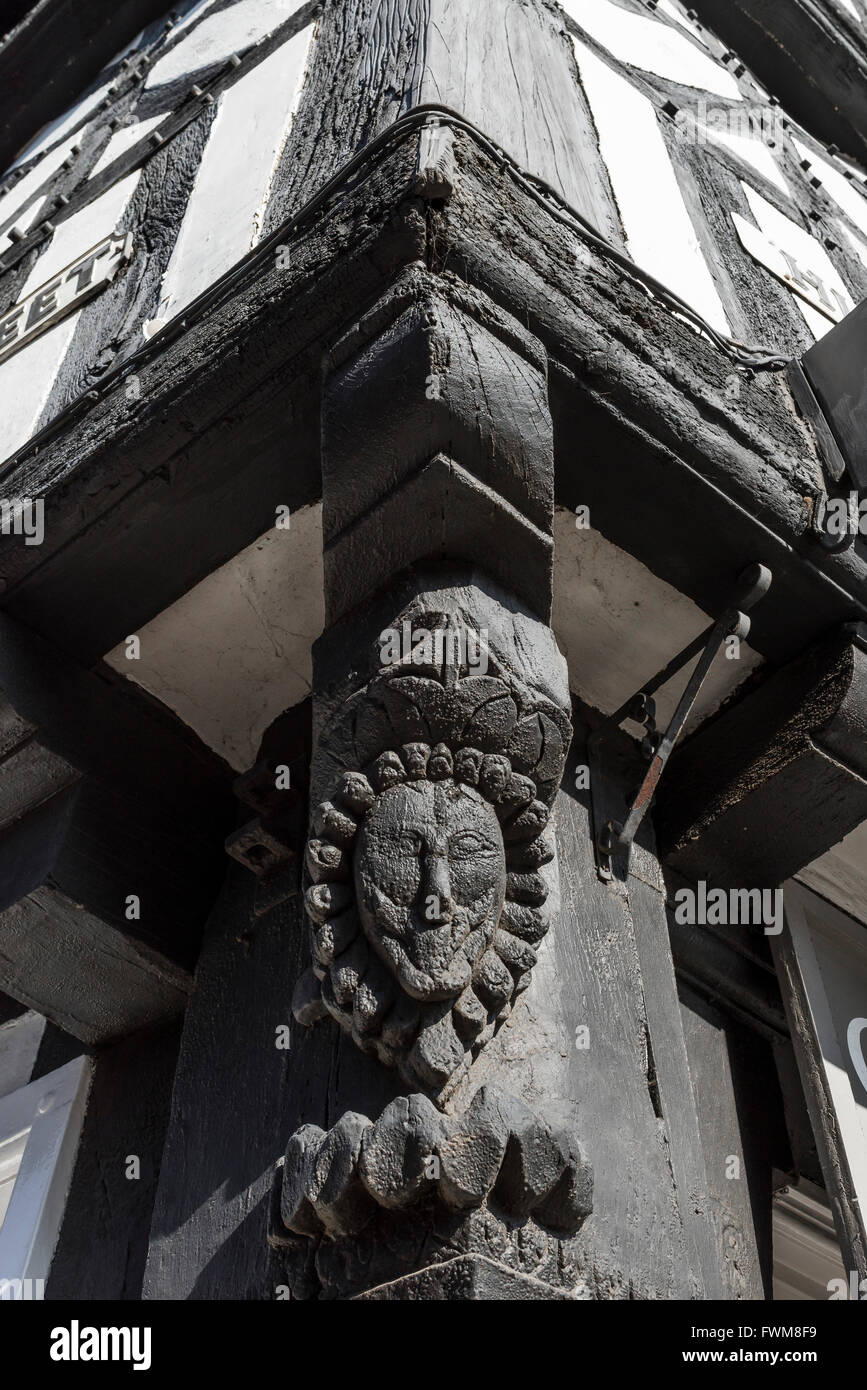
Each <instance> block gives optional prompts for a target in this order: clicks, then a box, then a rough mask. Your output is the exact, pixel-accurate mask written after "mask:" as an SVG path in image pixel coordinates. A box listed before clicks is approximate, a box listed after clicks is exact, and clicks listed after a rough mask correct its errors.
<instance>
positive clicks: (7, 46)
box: [0, 0, 171, 170]
mask: <svg viewBox="0 0 867 1390" xmlns="http://www.w3.org/2000/svg"><path fill="white" fill-rule="evenodd" d="M27 8H28V10H29V13H27V14H25V16H24V18H23V19H22V20H21V21H20V23H18V24H17V25H16V26H15V28H14V29H12V30H11V32H10V33H8V34H7V35H6V37H5V39H4V40H3V42H2V43H0V94H2V95H0V170H3V169H5V168H6V167H7V166H8V165H9V164H11V162H12V160H13V159H14V158H15V156H16V154H17V153H18V151H19V150H20V149H21V148H22V147H23V146H24V145H26V144H28V143H29V141H30V140H31V139H33V137H34V136H35V135H37V134H38V132H39V131H40V129H41V128H42V126H44V125H46V124H47V123H48V122H49V121H51V120H53V119H54V118H55V117H57V116H61V115H62V114H63V112H64V111H65V110H66V108H67V107H68V106H71V105H72V104H73V102H75V101H77V100H78V99H79V97H80V96H81V95H82V93H83V92H85V91H86V90H87V88H88V87H89V86H90V85H91V83H92V82H93V81H94V80H95V78H96V77H97V76H98V75H99V73H100V71H101V69H102V68H103V67H104V66H105V65H106V63H109V62H111V60H112V58H113V57H114V56H115V54H116V53H118V52H119V51H120V49H122V48H123V46H124V44H127V43H129V42H130V40H131V39H134V38H135V36H136V35H137V34H138V32H139V31H140V30H141V29H143V28H145V27H146V26H147V25H148V24H151V23H152V22H153V21H154V20H156V19H159V18H160V17H161V16H163V15H166V14H167V13H168V11H169V9H170V8H171V7H170V5H169V4H168V3H167V0H118V2H117V3H112V4H110V5H106V4H105V3H104V0H39V3H38V4H35V5H31V6H28V7H27ZM2 22H3V21H2V18H0V24H2Z"/></svg>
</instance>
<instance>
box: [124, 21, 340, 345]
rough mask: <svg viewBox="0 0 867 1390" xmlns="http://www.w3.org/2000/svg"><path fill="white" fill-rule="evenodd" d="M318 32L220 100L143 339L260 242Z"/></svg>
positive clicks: (293, 43) (285, 48)
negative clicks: (273, 179) (155, 307)
mask: <svg viewBox="0 0 867 1390" xmlns="http://www.w3.org/2000/svg"><path fill="white" fill-rule="evenodd" d="M215 18H216V16H215ZM312 32H313V26H312V25H309V26H308V27H307V28H306V29H304V30H302V31H301V33H299V34H296V35H295V36H294V38H292V39H290V40H289V41H288V42H287V43H285V44H281V46H280V47H279V48H278V49H276V50H275V51H274V52H273V53H272V54H271V56H270V57H269V58H265V59H264V60H263V62H261V63H260V64H259V65H258V66H257V67H256V68H255V69H254V70H253V71H252V72H250V73H248V74H247V76H246V77H243V78H242V79H241V81H240V82H238V83H237V84H236V85H235V86H234V87H232V88H230V89H229V90H228V91H227V92H226V93H225V95H224V96H223V97H222V98H221V101H220V106H219V110H218V112H217V115H216V118H215V120H214V123H213V125H212V127H211V131H210V134H209V136H208V142H207V144H206V146H205V150H204V154H203V156H202V162H201V164H200V166H199V170H198V173H197V175H196V179H195V183H194V185H193V190H192V193H191V194H190V201H189V204H188V206H187V210H186V212H185V214H184V220H183V222H182V224H181V229H180V232H179V234H178V239H177V242H176V243H175V247H174V250H173V251H172V255H171V258H170V260H169V264H168V266H167V267H166V273H165V275H164V277H163V284H162V294H161V299H160V306H159V309H158V312H157V315H156V317H155V319H152V320H150V321H149V322H148V323H146V324H145V325H144V334H145V337H152V336H153V335H154V334H155V333H157V332H159V330H160V328H162V326H163V325H164V324H165V323H168V321H169V320H170V319H172V318H174V317H175V315H176V314H178V313H180V312H181V310H182V309H184V308H185V307H186V305H187V304H190V303H191V302H192V301H193V300H194V299H196V298H197V296H198V295H200V294H202V293H203V292H204V291H205V290H206V289H208V288H209V286H211V285H212V284H213V283H214V282H215V281H216V280H218V279H219V278H220V276H221V275H224V274H225V273H226V271H228V270H231V268H232V266H233V265H235V264H236V263H237V262H238V261H239V260H240V259H241V258H242V257H243V256H244V255H246V253H247V252H248V251H249V250H250V249H251V247H253V246H254V245H255V243H256V242H257V241H258V239H259V236H260V235H261V230H262V218H263V215H264V211H265V207H266V204H267V201H268V194H269V191H270V186H271V180H272V178H273V175H274V170H275V168H276V165H277V161H278V159H279V156H280V153H281V151H282V149H283V146H284V144H285V142H286V138H287V136H288V134H289V131H290V129H291V126H292V121H293V119H294V115H295V110H296V107H297V103H298V99H299V97H300V94H301V88H302V85H303V78H304V71H305V67H306V63H307V55H308V51H309V47H310V39H311V35H312Z"/></svg>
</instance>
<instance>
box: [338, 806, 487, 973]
mask: <svg viewBox="0 0 867 1390" xmlns="http://www.w3.org/2000/svg"><path fill="white" fill-rule="evenodd" d="M354 871H355V887H356V894H357V900H358V906H359V913H360V916H361V921H362V925H363V927H364V931H365V934H366V936H367V938H368V940H369V941H370V942H371V944H372V945H373V947H374V948H375V950H376V951H377V953H378V955H379V956H380V957H381V958H382V959H383V960H384V961H385V962H386V964H387V965H388V966H389V968H390V969H391V970H392V971H393V972H394V973H395V974H396V975H397V976H398V978H399V980H400V982H401V984H402V985H403V987H404V989H406V991H407V993H409V994H411V995H412V996H413V997H414V998H416V999H425V1000H435V999H449V998H454V997H456V996H457V995H458V994H460V993H461V992H462V991H463V990H464V989H465V988H466V986H467V985H468V984H469V981H470V978H471V975H472V969H473V966H474V965H475V963H476V961H477V960H478V959H479V957H480V956H481V954H482V952H483V951H484V950H485V949H486V948H487V946H488V945H489V944H490V941H491V938H492V936H493V932H494V928H495V927H496V925H497V921H498V920H499V916H500V913H501V911H502V907H503V902H504V899H505V891H506V862H505V853H504V849H503V838H502V834H501V832H500V825H499V822H498V820H497V817H496V814H495V813H494V810H493V807H492V806H490V805H489V803H488V802H487V801H485V800H484V798H483V797H481V796H480V795H479V793H478V792H476V791H475V790H474V789H473V788H472V787H467V786H464V785H463V784H462V783H456V782H454V781H452V780H451V779H446V780H444V781H440V782H427V781H419V782H403V783H401V784H400V785H398V786H395V787H391V788H389V790H388V791H385V792H383V793H382V794H381V796H379V797H378V799H377V801H376V804H375V806H374V807H373V809H372V810H371V811H370V813H369V815H368V816H367V818H366V820H365V822H364V824H363V826H362V829H361V833H360V835H359V839H358V843H357V847H356V851H355V869H354Z"/></svg>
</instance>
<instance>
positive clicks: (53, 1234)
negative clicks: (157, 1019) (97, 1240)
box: [0, 1057, 93, 1299]
mask: <svg viewBox="0 0 867 1390" xmlns="http://www.w3.org/2000/svg"><path fill="white" fill-rule="evenodd" d="M92 1076H93V1066H92V1063H91V1061H90V1059H89V1058H88V1057H77V1058H76V1059H75V1060H74V1061H72V1062H68V1063H67V1064H66V1066H65V1067H60V1068H58V1070H57V1071H53V1072H49V1074H48V1075H47V1076H43V1077H41V1078H40V1079H39V1080H38V1081H32V1082H31V1083H30V1085H29V1086H23V1087H22V1088H21V1089H20V1090H18V1091H13V1092H12V1094H11V1095H8V1096H3V1097H2V1099H0V1143H3V1142H5V1141H7V1140H11V1139H14V1138H16V1137H17V1136H19V1135H21V1134H25V1133H26V1134H27V1142H26V1144H25V1146H24V1153H23V1155H22V1158H21V1165H20V1167H19V1169H18V1173H17V1176H16V1178H15V1185H14V1187H13V1189H12V1197H11V1199H10V1202H9V1206H8V1208H7V1210H6V1217H5V1220H4V1222H3V1225H2V1227H0V1299H15V1298H33V1297H39V1296H41V1293H37V1294H34V1292H33V1290H34V1289H40V1288H42V1287H43V1286H44V1281H45V1280H46V1279H47V1277H48V1271H49V1268H50V1265H51V1259H52V1256H53V1254H54V1248H55V1246H56V1244H57V1237H58V1235H59V1233H60V1225H61V1222H62V1220H63V1212H64V1208H65V1206H66V1198H67V1194H68V1192H69V1185H70V1182H71V1180H72V1170H73V1167H74V1165H75V1156H76V1153H77V1150H78V1142H79V1139H80V1137H81V1127H82V1122H83V1120H84V1112H85V1109H86V1106H87V1096H88V1093H89V1090H90V1083H91V1079H92ZM26 1281H30V1282H29V1283H28V1282H26ZM39 1281H43V1284H42V1285H40V1284H39Z"/></svg>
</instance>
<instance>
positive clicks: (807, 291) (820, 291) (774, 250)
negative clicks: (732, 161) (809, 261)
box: [732, 212, 854, 323]
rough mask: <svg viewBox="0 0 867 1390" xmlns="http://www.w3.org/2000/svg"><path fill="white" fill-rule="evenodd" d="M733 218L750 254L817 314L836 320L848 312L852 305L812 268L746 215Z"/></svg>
mask: <svg viewBox="0 0 867 1390" xmlns="http://www.w3.org/2000/svg"><path fill="white" fill-rule="evenodd" d="M732 217H733V219H734V224H735V227H736V228H737V233H738V236H739V237H740V239H741V243H742V244H743V245H744V246H745V247H746V249H747V250H748V251H749V253H750V255H751V256H752V257H753V258H754V259H755V260H757V261H758V262H759V264H760V265H763V266H764V267H765V269H766V270H769V271H770V272H771V274H772V275H776V277H777V279H778V280H782V282H783V284H784V285H788V287H789V289H790V290H792V291H793V292H794V293H795V294H797V295H800V297H801V299H803V300H806V302H807V303H808V304H809V305H811V306H812V308H814V309H818V311H819V313H820V314H824V315H825V318H826V319H830V320H831V322H832V323H839V322H840V320H841V319H844V318H845V317H846V315H847V314H849V313H851V311H852V309H853V308H854V305H853V304H851V303H849V304H847V303H846V301H845V299H844V298H843V296H842V294H841V293H840V291H839V290H838V289H837V288H836V287H835V286H833V285H826V284H825V282H824V280H822V278H821V276H819V275H817V274H816V272H815V270H811V269H809V268H808V267H804V266H802V265H800V264H799V263H798V260H797V258H796V257H795V256H794V255H792V252H791V251H785V250H784V249H783V248H782V247H781V246H777V245H776V244H775V243H774V242H773V241H771V239H770V237H767V236H765V233H764V232H760V231H759V229H758V227H753V226H752V225H751V224H750V223H749V222H747V221H746V219H745V218H743V217H739V216H738V214H737V213H736V212H733V213H732Z"/></svg>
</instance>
